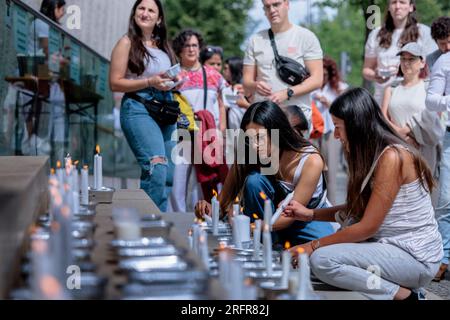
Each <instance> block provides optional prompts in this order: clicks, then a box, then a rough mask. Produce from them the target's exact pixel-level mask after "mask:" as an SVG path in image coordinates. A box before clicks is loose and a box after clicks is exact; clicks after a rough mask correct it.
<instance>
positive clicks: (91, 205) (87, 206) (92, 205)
mask: <svg viewBox="0 0 450 320" xmlns="http://www.w3.org/2000/svg"><path fill="white" fill-rule="evenodd" d="M96 207H97V202H94V201H92V202H89V203H88V204H80V210H88V211H94V212H95V209H96Z"/></svg>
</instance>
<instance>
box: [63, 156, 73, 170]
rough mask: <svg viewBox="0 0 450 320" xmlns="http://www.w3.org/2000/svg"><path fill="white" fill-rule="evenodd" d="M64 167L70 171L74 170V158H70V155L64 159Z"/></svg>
mask: <svg viewBox="0 0 450 320" xmlns="http://www.w3.org/2000/svg"><path fill="white" fill-rule="evenodd" d="M64 167H65V168H66V169H69V170H71V169H72V157H71V156H70V153H68V154H67V156H66V157H65V158H64Z"/></svg>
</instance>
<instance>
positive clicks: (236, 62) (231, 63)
mask: <svg viewBox="0 0 450 320" xmlns="http://www.w3.org/2000/svg"><path fill="white" fill-rule="evenodd" d="M225 64H227V65H228V69H229V70H230V74H231V83H230V84H231V85H232V86H234V85H236V84H239V83H242V68H243V61H242V58H240V57H230V58H228V59H226V60H225Z"/></svg>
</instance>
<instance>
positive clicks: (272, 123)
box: [221, 101, 318, 212]
mask: <svg viewBox="0 0 450 320" xmlns="http://www.w3.org/2000/svg"><path fill="white" fill-rule="evenodd" d="M250 123H255V124H258V125H260V126H263V127H264V128H265V129H267V131H268V134H269V137H271V130H273V129H274V130H275V129H276V130H279V131H278V132H279V145H278V148H279V152H280V153H279V154H280V157H281V155H282V154H283V152H285V151H296V152H299V153H301V152H304V151H302V149H304V148H305V147H309V146H312V144H311V143H310V142H309V141H307V140H306V139H304V138H303V137H302V136H300V135H299V134H298V133H297V132H296V131H295V130H294V129H293V128H292V127H291V125H290V123H289V120H288V118H287V116H286V114H285V112H284V111H283V110H282V109H281V108H280V107H279V106H278V105H277V104H275V103H273V102H271V101H262V102H257V103H254V104H252V105H251V106H250V107H249V108H248V109H247V111H246V112H245V113H244V116H243V117H242V122H241V130H242V131H241V132H245V130H246V129H247V126H248V125H249V124H250ZM240 141H244V139H240ZM272 143H273V141H272ZM304 153H305V152H304ZM317 153H318V151H317ZM237 159H238V158H237V156H236V157H235V162H234V166H233V170H232V171H231V172H230V173H229V174H232V175H234V177H236V180H235V184H234V185H233V186H232V187H231V190H227V191H226V192H225V190H223V192H222V194H221V207H222V209H223V210H226V208H228V207H229V206H230V205H231V204H232V202H233V200H234V199H235V198H236V196H237V195H238V194H239V193H240V191H241V189H242V186H243V185H244V182H245V178H246V177H247V176H248V175H249V174H250V173H251V172H252V171H255V170H259V169H260V167H261V166H260V165H259V164H247V163H246V164H239V163H238V160H237ZM224 212H225V211H224Z"/></svg>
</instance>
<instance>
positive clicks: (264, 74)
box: [243, 0, 323, 127]
mask: <svg viewBox="0 0 450 320" xmlns="http://www.w3.org/2000/svg"><path fill="white" fill-rule="evenodd" d="M262 3H263V6H264V12H265V14H266V17H267V19H268V20H269V23H270V27H271V29H272V31H273V33H274V37H275V43H276V46H277V49H278V53H279V55H280V56H285V57H289V58H291V59H294V60H296V61H297V62H299V63H301V64H302V65H303V66H305V67H306V68H307V69H308V71H309V73H310V74H311V76H310V77H309V78H308V79H306V80H305V81H303V82H302V83H301V84H298V85H295V86H290V85H289V84H287V83H285V82H283V81H282V80H281V79H280V78H279V76H278V74H277V70H276V67H275V54H274V52H273V49H272V46H271V44H270V38H269V33H268V30H264V31H261V32H258V33H257V34H255V35H253V36H252V37H251V38H250V40H249V43H248V46H247V50H246V52H245V58H244V74H243V80H244V88H245V93H246V97H248V98H250V100H251V101H252V102H259V101H263V100H271V101H273V102H275V103H277V104H278V105H280V106H282V107H283V106H287V105H297V106H299V107H301V109H302V110H303V112H304V114H305V116H306V118H307V120H308V123H309V125H310V127H312V126H311V100H310V96H309V93H310V92H312V91H314V90H315V89H318V88H320V87H321V86H322V82H323V64H322V58H323V52H322V48H321V46H320V42H319V40H318V39H317V37H316V36H315V35H314V33H312V32H311V31H309V30H308V29H306V28H303V27H300V26H297V25H293V24H292V23H291V22H290V21H289V17H288V11H289V0H262Z"/></svg>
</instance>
